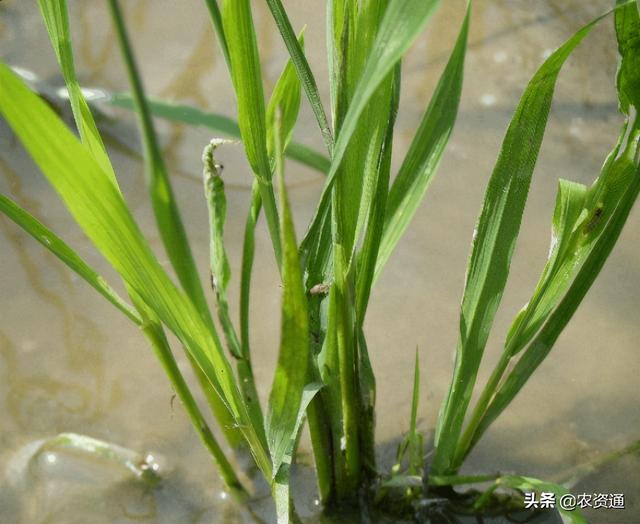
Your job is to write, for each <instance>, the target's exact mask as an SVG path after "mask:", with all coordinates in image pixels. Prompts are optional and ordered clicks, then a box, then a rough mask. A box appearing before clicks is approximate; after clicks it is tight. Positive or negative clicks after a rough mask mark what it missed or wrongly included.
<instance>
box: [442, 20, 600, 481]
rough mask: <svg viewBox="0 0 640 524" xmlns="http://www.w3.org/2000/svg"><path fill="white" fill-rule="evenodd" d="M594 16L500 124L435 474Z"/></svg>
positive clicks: (460, 417) (459, 418) (453, 433)
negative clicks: (574, 57) (554, 109)
mask: <svg viewBox="0 0 640 524" xmlns="http://www.w3.org/2000/svg"><path fill="white" fill-rule="evenodd" d="M600 19H601V18H598V19H596V20H595V21H593V22H591V23H590V24H588V25H586V26H585V27H583V28H582V29H580V30H579V31H578V32H577V33H576V34H575V35H574V36H572V37H571V38H570V39H569V40H567V42H565V43H564V44H563V45H562V46H561V47H560V48H558V49H557V50H556V51H555V52H554V53H553V54H552V55H551V56H550V57H549V58H548V59H547V60H546V61H545V62H544V64H543V65H542V66H541V67H540V69H538V71H537V72H536V74H535V75H534V77H533V78H532V80H531V81H530V83H529V85H528V86H527V89H526V90H525V92H524V94H523V96H522V98H521V100H520V104H519V105H518V108H517V110H516V112H515V114H514V116H513V118H512V120H511V124H510V126H509V129H508V130H507V134H506V136H505V139H504V142H503V144H502V149H501V153H500V156H499V158H498V162H497V164H496V167H495V169H494V171H493V174H492V176H491V179H490V181H489V186H488V188H487V192H486V194H485V201H484V205H483V209H482V212H481V215H480V218H479V220H478V225H477V227H476V232H475V233H474V240H473V243H472V253H471V259H470V261H469V267H468V270H467V278H466V284H465V291H464V296H463V300H462V307H461V318H460V340H459V343H458V347H457V357H456V366H455V371H454V377H453V380H452V382H451V388H450V391H449V395H448V397H447V398H446V400H445V402H444V403H443V406H442V409H441V413H440V417H439V420H438V425H437V431H436V446H437V448H436V453H435V456H434V462H433V471H434V474H436V475H443V474H449V473H452V472H453V471H452V469H451V468H452V467H453V464H454V454H455V450H456V446H457V444H458V439H459V438H460V431H461V429H462V424H463V421H464V417H465V414H466V411H467V407H468V405H469V401H470V399H471V394H472V392H473V388H474V385H475V381H476V377H477V373H478V368H479V367H480V362H481V360H482V355H483V353H484V348H485V345H486V342H487V338H488V336H489V332H490V330H491V326H492V324H493V320H494V317H495V314H496V311H497V308H498V305H499V303H500V299H501V297H502V294H503V292H504V287H505V284H506V281H507V277H508V274H509V266H510V264H511V257H512V255H513V250H514V247H515V243H516V240H517V238H518V234H519V231H520V223H521V221H522V214H523V211H524V206H525V203H526V199H527V195H528V191H529V185H530V182H531V177H532V175H533V170H534V167H535V164H536V161H537V158H538V153H539V150H540V146H541V144H542V138H543V135H544V131H545V128H546V123H547V119H548V115H549V110H550V108H551V100H552V98H553V92H554V89H555V84H556V80H557V78H558V74H559V73H560V70H561V69H562V66H563V65H564V63H565V61H566V60H567V58H568V57H569V56H570V55H571V53H572V52H573V50H574V49H575V48H576V47H577V46H578V44H579V43H580V42H581V41H582V40H583V39H584V38H585V37H586V36H587V34H589V32H590V31H591V29H592V28H593V27H594V26H595V24H596V23H597V22H598V21H599V20H600Z"/></svg>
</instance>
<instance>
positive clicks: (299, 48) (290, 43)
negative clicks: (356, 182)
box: [267, 0, 333, 153]
mask: <svg viewBox="0 0 640 524" xmlns="http://www.w3.org/2000/svg"><path fill="white" fill-rule="evenodd" d="M267 4H268V5H269V9H270V10H271V14H272V15H273V19H274V20H275V22H276V25H277V26H278V30H279V31H280V34H281V35H282V39H283V40H284V43H285V45H286V46H287V50H288V51H289V56H291V61H292V63H293V66H294V67H295V71H296V73H297V75H298V78H299V79H300V82H301V83H302V86H303V87H304V92H305V94H306V95H307V99H308V100H309V103H310V104H311V109H312V110H313V114H314V115H315V117H316V120H317V121H318V126H320V132H321V133H322V138H323V139H324V142H325V145H326V146H327V150H328V151H329V152H330V153H331V150H332V149H333V136H332V134H331V128H330V127H329V122H328V121H327V115H326V113H325V111H324V107H323V106H322V101H321V100H320V94H319V93H318V85H317V83H316V79H315V77H314V76H313V72H312V71H311V67H310V66H309V62H307V59H306V57H305V56H304V43H303V42H302V41H299V40H298V39H297V38H296V34H295V31H294V30H293V27H292V26H291V22H290V20H289V17H288V16H287V12H286V11H285V9H284V7H283V6H282V2H280V0H267Z"/></svg>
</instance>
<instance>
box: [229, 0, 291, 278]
mask: <svg viewBox="0 0 640 524" xmlns="http://www.w3.org/2000/svg"><path fill="white" fill-rule="evenodd" d="M222 24H223V27H224V32H225V35H226V38H227V43H228V44H229V57H230V60H231V72H232V77H233V85H234V88H235V93H236V98H237V101H238V124H239V126H240V134H241V135H242V142H243V144H244V149H245V152H246V154H247V159H248V161H249V164H250V165H251V169H252V170H253V172H254V174H255V175H256V178H257V180H258V182H259V183H260V193H261V196H262V205H263V206H264V213H265V216H266V219H267V224H268V226H269V233H270V235H271V242H272V244H273V250H274V255H275V258H276V261H277V263H278V266H279V267H280V265H281V259H282V254H281V252H280V233H279V221H278V209H277V207H276V201H275V196H274V194H273V186H272V184H271V178H272V173H271V166H270V162H269V155H268V153H267V128H266V114H265V104H264V90H263V87H262V73H261V68H260V57H259V54H258V44H257V39H256V32H255V28H254V25H253V17H252V14H251V4H250V2H249V0H223V3H222Z"/></svg>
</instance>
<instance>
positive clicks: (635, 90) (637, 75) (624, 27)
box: [615, 0, 640, 115]
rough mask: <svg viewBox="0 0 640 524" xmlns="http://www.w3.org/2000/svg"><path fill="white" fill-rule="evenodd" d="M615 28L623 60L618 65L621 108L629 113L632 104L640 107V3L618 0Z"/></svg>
mask: <svg viewBox="0 0 640 524" xmlns="http://www.w3.org/2000/svg"><path fill="white" fill-rule="evenodd" d="M617 6H618V9H617V10H616V12H615V28H616V36H617V37H618V51H619V53H620V56H621V57H622V60H621V61H620V65H619V67H618V78H617V88H618V98H619V99H620V110H621V111H622V112H623V113H624V114H626V115H628V114H629V108H630V106H634V107H635V108H638V107H640V37H639V36H638V35H640V15H639V14H638V13H639V11H640V3H637V2H636V3H635V5H634V3H629V2H628V1H624V0H617Z"/></svg>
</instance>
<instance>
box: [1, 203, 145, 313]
mask: <svg viewBox="0 0 640 524" xmlns="http://www.w3.org/2000/svg"><path fill="white" fill-rule="evenodd" d="M0 211H2V213H4V214H5V215H6V216H8V217H9V218H10V219H11V220H13V221H14V222H15V223H16V224H18V225H19V226H20V227H21V228H22V229H24V230H25V231H26V232H27V233H29V234H30V235H31V236H32V237H33V238H34V239H36V240H37V241H38V242H40V244H42V245H43V246H44V247H46V248H47V249H48V250H49V251H51V252H52V253H53V254H54V255H55V256H57V257H58V258H59V259H60V260H61V261H62V262H64V263H65V264H66V265H67V266H68V267H69V268H70V269H72V270H73V271H74V272H75V273H76V274H77V275H78V276H80V277H81V278H82V279H84V280H85V282H87V283H88V284H89V285H90V286H91V287H92V288H94V289H95V290H96V291H97V292H98V293H100V294H101V295H102V296H103V297H104V298H106V299H107V300H108V301H109V302H111V303H112V304H113V305H114V306H115V307H116V308H118V309H119V310H120V311H121V312H122V313H124V314H125V315H126V316H127V317H128V318H129V320H131V321H132V322H134V323H135V324H138V325H140V324H142V319H141V318H140V315H139V314H138V312H137V311H136V310H135V309H134V308H132V307H131V306H130V305H129V304H127V302H126V301H125V300H124V299H123V298H122V297H120V295H118V294H117V293H116V292H115V290H114V289H113V288H112V287H111V286H110V285H109V284H107V282H106V281H105V280H104V278H102V277H101V276H100V275H99V274H98V273H97V272H96V271H95V270H94V269H93V268H92V267H90V266H89V265H88V264H87V263H86V262H85V261H84V260H83V259H82V258H81V257H80V256H79V255H78V254H77V253H76V252H75V251H74V250H73V249H71V247H69V246H68V245H67V244H66V243H65V242H64V240H62V239H61V238H60V237H58V236H57V235H56V234H55V233H54V232H53V231H51V230H50V229H49V228H47V227H46V226H45V225H44V224H42V223H41V222H39V221H38V220H37V219H36V218H35V217H34V216H32V215H30V214H29V213H28V212H27V211H25V210H24V209H22V208H21V207H20V206H19V205H18V204H16V203H15V202H13V201H12V200H11V199H9V198H7V197H6V196H5V195H2V194H0Z"/></svg>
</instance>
